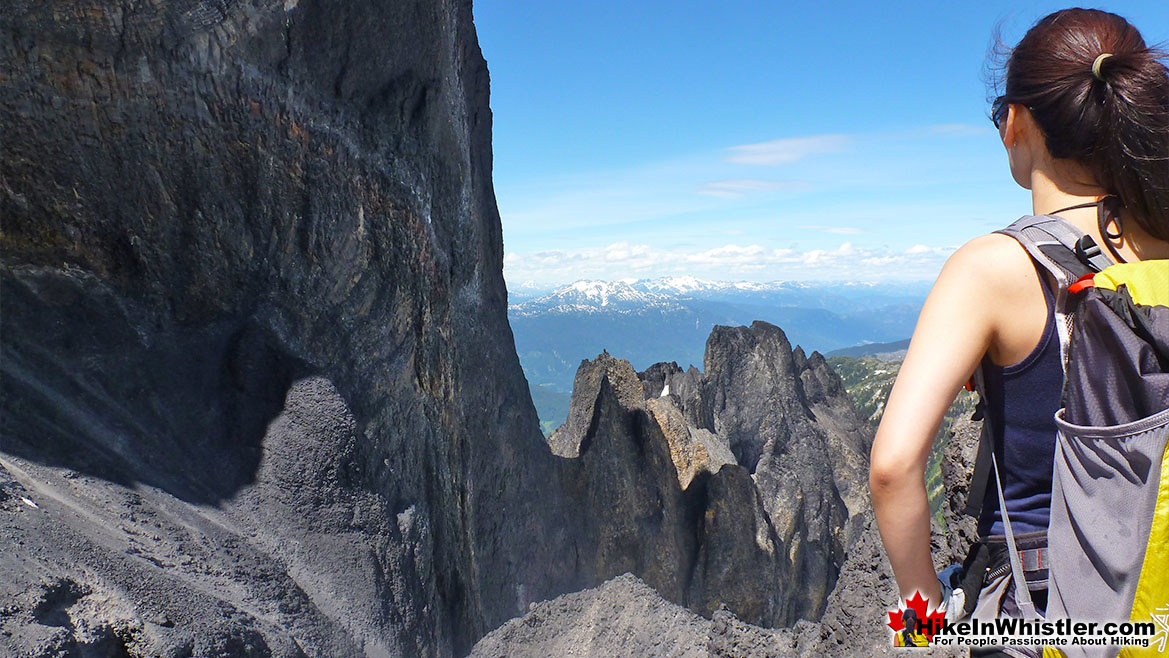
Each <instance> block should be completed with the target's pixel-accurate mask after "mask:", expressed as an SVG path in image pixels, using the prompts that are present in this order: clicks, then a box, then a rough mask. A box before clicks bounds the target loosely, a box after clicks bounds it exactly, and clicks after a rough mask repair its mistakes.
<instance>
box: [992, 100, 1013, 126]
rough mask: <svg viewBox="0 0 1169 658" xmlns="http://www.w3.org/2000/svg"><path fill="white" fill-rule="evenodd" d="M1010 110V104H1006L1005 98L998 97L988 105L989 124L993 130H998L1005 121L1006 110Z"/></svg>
mask: <svg viewBox="0 0 1169 658" xmlns="http://www.w3.org/2000/svg"><path fill="white" fill-rule="evenodd" d="M1010 108H1011V104H1010V103H1008V102H1007V97H1006V96H999V97H998V98H996V99H994V102H993V103H991V104H990V122H991V123H993V124H994V127H995V128H999V127H1000V126H1002V124H1003V122H1004V121H1006V120H1007V110H1009V109H1010Z"/></svg>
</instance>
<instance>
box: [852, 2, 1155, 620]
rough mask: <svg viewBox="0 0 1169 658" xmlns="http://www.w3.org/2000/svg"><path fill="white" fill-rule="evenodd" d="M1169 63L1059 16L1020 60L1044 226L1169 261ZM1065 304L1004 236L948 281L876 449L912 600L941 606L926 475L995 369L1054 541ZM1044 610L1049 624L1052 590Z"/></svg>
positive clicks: (1027, 172) (996, 401) (889, 549)
mask: <svg viewBox="0 0 1169 658" xmlns="http://www.w3.org/2000/svg"><path fill="white" fill-rule="evenodd" d="M1160 58H1163V55H1161V54H1159V53H1157V52H1155V51H1151V50H1150V49H1148V48H1147V47H1146V46H1145V42H1144V40H1143V39H1142V38H1141V35H1140V33H1139V32H1138V31H1137V30H1136V28H1134V27H1133V26H1132V25H1130V24H1129V23H1128V22H1127V21H1125V20H1124V19H1123V18H1121V17H1119V16H1116V15H1114V14H1110V13H1106V12H1102V11H1096V10H1084V9H1069V10H1064V11H1059V12H1056V13H1054V14H1051V15H1050V16H1047V17H1046V18H1044V19H1042V20H1041V21H1039V22H1038V23H1037V24H1036V25H1035V26H1034V27H1032V28H1031V30H1030V31H1028V32H1027V34H1026V36H1024V37H1023V39H1022V40H1021V41H1020V42H1019V44H1018V46H1017V47H1016V48H1015V49H1014V50H1013V51H1011V55H1010V57H1009V59H1008V61H1007V66H1006V75H1005V79H1006V90H1005V94H1004V95H1003V96H1001V97H1000V98H999V99H998V100H996V102H995V105H994V107H993V111H992V117H991V118H992V121H993V122H994V124H995V126H996V127H997V128H998V131H999V136H1000V138H1001V139H1002V142H1003V146H1004V147H1006V150H1007V156H1008V162H1009V164H1010V171H1011V175H1012V176H1013V177H1014V180H1015V182H1016V183H1018V184H1019V185H1021V186H1022V187H1024V188H1026V189H1028V190H1030V191H1031V201H1032V213H1033V214H1035V215H1058V216H1059V217H1060V218H1062V219H1063V220H1065V221H1066V222H1068V223H1069V224H1071V225H1072V226H1074V227H1076V228H1077V229H1079V231H1082V232H1083V233H1085V234H1087V235H1088V236H1090V237H1091V238H1092V239H1093V240H1094V241H1095V244H1096V245H1103V246H1105V247H1106V248H1107V252H1106V253H1111V255H1112V260H1116V261H1119V260H1124V261H1130V262H1131V261H1136V260H1143V259H1149V258H1169V76H1167V73H1166V68H1165V66H1164V65H1163V64H1162V63H1161V61H1160ZM1059 294H1060V293H1059V291H1058V290H1056V289H1055V285H1054V282H1053V281H1051V280H1050V277H1048V276H1047V275H1046V273H1045V272H1044V271H1043V270H1042V268H1040V269H1037V267H1036V265H1035V263H1034V262H1033V261H1032V259H1031V257H1030V256H1028V253H1027V252H1026V251H1025V250H1024V248H1023V247H1022V246H1021V245H1020V244H1019V243H1018V242H1017V241H1016V240H1015V239H1013V238H1012V237H1009V236H1007V235H1003V234H997V233H996V234H991V235H986V236H982V237H979V238H976V239H974V240H972V241H970V242H969V243H967V244H966V245H964V246H963V247H962V248H961V249H959V250H958V251H956V252H955V253H954V254H953V256H951V257H950V259H949V260H948V261H947V262H946V265H945V266H944V268H943V269H942V272H941V274H940V275H939V276H938V279H937V282H936V283H935V284H934V287H933V289H932V290H931V292H930V294H929V297H928V298H927V300H926V303H925V306H924V307H923V309H922V312H921V316H920V317H919V319H918V324H917V328H916V330H915V331H914V335H913V340H912V341H911V343H910V346H909V351H908V353H907V355H906V357H905V361H904V363H903V365H902V367H901V371H900V374H899V375H898V378H897V382H896V384H895V385H894V387H893V390H892V392H891V394H890V396H889V401H888V404H887V407H886V410H885V414H884V417H883V419H882V421H881V426H880V428H879V430H878V432H877V437H876V439H875V441H874V443H873V450H872V462H871V474H870V486H871V487H872V494H873V506H874V509H875V512H876V516H877V522H878V526H879V528H880V532H881V538H882V540H883V542H884V545H885V550H886V553H887V554H888V555H889V561H890V563H891V565H892V567H893V572H894V575H895V576H896V579H897V585H898V588H899V590H900V593H901V595H902V597H904V598H908V597H909V596H911V595H912V593H913V592H915V591H920V592H922V593H923V594H924V595H925V596H926V597H928V599H929V600H930V601H931V602H937V601H939V600H940V599H941V591H940V584H939V582H938V579H937V577H936V575H935V572H934V566H933V563H932V561H931V558H930V552H929V546H930V542H929V534H930V528H929V506H928V503H927V499H926V491H925V486H924V483H923V480H924V473H925V464H926V458H927V456H928V454H929V451H930V446H931V443H932V439H933V437H934V435H935V432H936V431H937V428H938V426H939V425H940V423H941V421H942V417H943V414H944V413H945V411H946V409H947V408H948V407H949V405H950V403H951V402H952V401H953V399H954V395H955V393H956V392H957V391H958V390H959V389H960V388H961V387H962V385H963V384H964V383H965V382H966V381H968V380H969V379H970V377H971V375H972V374H973V373H974V372H975V369H976V367H977V366H979V365H980V364H981V365H982V373H983V375H984V380H985V390H984V391H983V395H984V397H985V399H986V401H987V405H988V406H987V409H986V413H987V416H988V418H990V419H991V420H992V421H993V422H992V425H991V426H992V428H993V431H994V434H995V435H996V436H995V437H994V438H995V443H994V445H995V446H996V449H995V453H996V454H995V456H996V458H997V460H998V469H999V472H1000V474H1001V477H1002V487H1003V490H1004V495H1005V498H1006V506H1007V510H1008V515H1009V518H1010V522H1011V524H1012V526H1013V529H1014V532H1015V533H1016V534H1020V533H1021V534H1022V535H1023V536H1024V537H1025V538H1026V539H1030V540H1031V545H1034V546H1039V545H1041V544H1042V540H1043V532H1044V531H1045V530H1046V527H1047V518H1048V508H1049V503H1050V495H1051V472H1052V459H1053V450H1054V443H1055V424H1054V421H1053V415H1054V413H1055V411H1056V410H1057V409H1058V407H1059V402H1060V389H1061V385H1062V365H1063V364H1062V359H1061V355H1060V340H1059V336H1058V333H1059V332H1058V331H1057V329H1058V327H1056V326H1055V325H1056V322H1055V321H1054V320H1053V314H1054V307H1055V303H1054V301H1053V299H1054V298H1055V297H1057V296H1058V295H1059ZM991 478H992V479H991V481H990V484H989V485H988V487H987V489H988V495H987V496H986V498H985V500H984V504H983V508H982V513H981V516H980V517H979V532H980V535H981V536H982V537H983V538H984V539H985V540H986V541H985V545H990V546H996V545H997V544H996V541H998V538H997V536H998V535H1001V534H1002V533H1003V530H1002V515H1001V512H1000V510H999V502H998V500H999V499H998V494H997V489H996V487H995V483H994V479H993V478H994V476H993V475H992V476H991ZM1001 553H1002V551H997V552H996V557H995V559H998V560H1000V561H1001V560H1002V559H1003V558H1002V557H1001ZM998 571H1002V570H1001V569H1000V570H998ZM998 575H999V578H998V579H997V581H996V583H994V586H992V587H987V584H985V583H984V584H982V587H983V588H984V589H983V591H982V594H981V597H980V598H979V610H977V611H976V612H975V616H976V617H983V616H993V615H998V614H1006V615H1011V614H1014V613H1016V612H1017V609H1016V603H1015V597H1014V587H1015V584H1014V583H1012V582H1011V578H1010V574H1009V573H1005V574H998ZM979 579H980V580H981V577H980V578H979ZM1029 580H1030V579H1029ZM967 582H969V581H967ZM975 589H977V587H975ZM1031 589H1033V590H1034V589H1036V588H1035V587H1033V588H1031ZM967 596H968V597H970V596H978V593H977V592H970V591H968V592H967ZM1034 598H1035V603H1036V606H1037V607H1038V608H1039V610H1040V612H1042V608H1043V602H1044V596H1043V592H1042V590H1041V589H1040V591H1036V592H1034Z"/></svg>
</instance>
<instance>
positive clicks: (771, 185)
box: [698, 178, 811, 198]
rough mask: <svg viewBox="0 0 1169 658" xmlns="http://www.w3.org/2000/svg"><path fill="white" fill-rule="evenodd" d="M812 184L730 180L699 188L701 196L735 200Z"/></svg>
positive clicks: (743, 179) (754, 179)
mask: <svg viewBox="0 0 1169 658" xmlns="http://www.w3.org/2000/svg"><path fill="white" fill-rule="evenodd" d="M809 187H811V183H809V182H808V181H802V180H765V179H762V178H730V179H727V180H716V181H711V182H709V183H704V184H703V185H701V186H700V187H699V188H698V193H699V194H705V195H707V196H719V197H728V198H735V197H741V196H746V195H747V194H750V193H753V192H774V191H777V190H803V189H808V188H809Z"/></svg>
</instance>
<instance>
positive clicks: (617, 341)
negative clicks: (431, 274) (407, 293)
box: [508, 276, 929, 430]
mask: <svg viewBox="0 0 1169 658" xmlns="http://www.w3.org/2000/svg"><path fill="white" fill-rule="evenodd" d="M928 291H929V286H928V284H926V283H915V284H878V283H835V282H834V283H807V282H792V281H783V282H772V283H755V282H741V281H740V282H724V281H704V280H701V279H696V278H694V277H690V276H682V277H664V278H656V279H640V280H621V281H577V282H575V283H572V284H570V285H566V286H563V287H560V288H557V289H554V290H551V291H542V294H539V293H537V292H531V291H528V289H521V290H518V291H509V296H510V299H511V301H512V304H511V305H510V306H509V307H508V318H509V320H510V322H511V327H512V332H513V333H514V335H515V342H516V351H517V352H518V353H519V357H520V363H521V364H522V365H523V368H524V373H525V375H526V376H527V378H528V383H529V386H530V388H531V389H532V393H533V399H534V400H535V401H536V404H537V411H538V412H539V413H540V418H541V421H543V422H544V424H545V429H546V430H547V429H549V428H550V427H554V426H555V425H556V424H558V423H559V422H560V420H562V419H563V418H564V417H565V414H567V409H568V396H569V394H570V393H571V392H572V380H573V376H574V375H575V374H576V369H577V367H578V366H579V365H580V362H581V361H582V360H584V359H592V358H594V357H596V356H597V355H598V354H600V353H601V352H602V351H604V350H607V351H609V352H610V353H612V354H615V355H619V356H621V357H622V358H626V359H628V360H629V361H630V362H631V363H632V364H633V366H634V367H635V368H637V369H638V370H642V369H645V368H646V367H648V366H650V365H652V364H654V363H657V362H659V361H666V362H669V361H675V362H677V363H678V364H679V365H681V366H682V367H683V368H685V367H687V366H689V365H694V366H696V367H697V368H699V369H701V368H702V367H703V355H704V351H705V346H706V338H707V336H708V335H709V334H710V331H711V329H712V328H713V327H714V326H715V325H729V326H738V325H750V324H751V322H753V321H755V320H764V321H766V322H770V323H772V324H775V325H777V326H779V327H781V328H782V329H783V330H784V332H785V333H786V334H787V337H788V339H789V340H790V341H791V343H792V344H793V345H797V344H798V345H801V346H802V347H803V348H804V350H805V351H806V352H807V353H809V354H810V353H811V352H812V351H813V350H817V351H820V352H821V353H827V352H829V351H832V350H838V349H841V348H847V347H852V346H856V345H863V344H868V343H883V342H893V341H900V340H904V339H906V338H908V337H909V335H910V334H911V333H912V331H913V325H914V323H915V322H916V321H917V314H918V312H919V311H920V310H921V304H922V302H923V301H924V300H925V296H926V293H927V292H928ZM886 349H887V348H886ZM882 351H884V350H882Z"/></svg>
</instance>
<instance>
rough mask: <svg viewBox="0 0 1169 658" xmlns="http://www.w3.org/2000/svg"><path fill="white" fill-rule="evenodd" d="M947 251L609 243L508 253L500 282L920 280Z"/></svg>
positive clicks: (933, 271) (931, 274)
mask: <svg viewBox="0 0 1169 658" xmlns="http://www.w3.org/2000/svg"><path fill="white" fill-rule="evenodd" d="M947 251H949V249H947V248H933V247H926V248H925V249H924V250H918V251H913V250H912V249H910V250H904V251H893V250H890V249H886V248H868V247H858V246H856V245H854V244H852V243H850V242H845V243H842V244H840V245H839V246H838V247H836V248H834V249H812V250H807V251H798V250H794V249H773V248H769V247H765V246H762V245H759V244H749V245H738V244H725V245H722V246H719V247H712V248H710V249H704V250H695V249H666V248H660V247H654V246H651V245H646V244H630V243H628V242H615V243H613V244H610V245H607V246H605V247H590V248H581V249H554V250H547V251H539V252H534V253H530V254H524V253H516V252H509V253H508V254H507V257H506V259H505V261H504V266H505V267H504V273H505V275H506V277H507V278H508V280H511V281H525V280H536V281H538V282H540V283H542V284H563V283H568V282H571V281H576V280H580V279H604V280H610V281H613V280H618V279H627V278H647V277H655V276H663V275H667V274H689V275H692V276H696V277H698V278H705V279H712V280H742V279H747V280H756V281H771V280H777V279H785V280H792V279H818V280H853V281H859V280H883V279H890V278H894V279H914V278H916V279H920V280H928V279H932V278H933V277H934V276H936V275H937V272H938V270H939V269H940V268H941V264H942V261H943V260H944V254H945V253H946V252H947Z"/></svg>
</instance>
